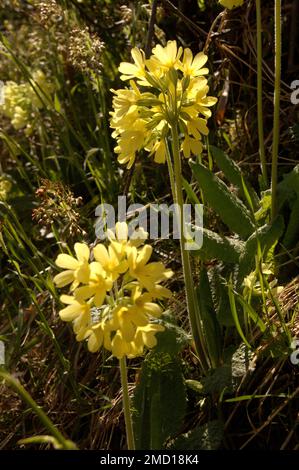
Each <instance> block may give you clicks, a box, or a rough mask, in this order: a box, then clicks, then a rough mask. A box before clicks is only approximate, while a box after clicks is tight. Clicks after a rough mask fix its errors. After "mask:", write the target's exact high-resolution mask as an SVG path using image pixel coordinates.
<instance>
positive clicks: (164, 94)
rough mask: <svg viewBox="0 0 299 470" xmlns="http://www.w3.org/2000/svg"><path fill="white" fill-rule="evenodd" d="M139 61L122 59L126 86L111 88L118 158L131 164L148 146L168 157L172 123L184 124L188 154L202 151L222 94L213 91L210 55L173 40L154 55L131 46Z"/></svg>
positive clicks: (157, 155) (150, 150) (183, 145)
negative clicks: (209, 121) (211, 117)
mask: <svg viewBox="0 0 299 470" xmlns="http://www.w3.org/2000/svg"><path fill="white" fill-rule="evenodd" d="M131 54H132V58H133V61H134V63H133V64H132V63H128V62H122V63H121V64H120V66H119V71H120V73H121V77H120V78H121V79H122V80H123V81H125V82H128V84H129V86H128V87H127V88H123V89H119V90H112V91H113V93H114V98H113V111H112V112H111V123H110V124H111V127H112V128H113V129H114V131H113V133H112V136H113V137H114V138H115V139H116V141H117V146H116V147H115V149H114V150H115V152H116V153H117V154H118V161H119V162H120V163H121V164H125V165H126V166H127V168H130V167H131V166H132V165H133V163H134V161H135V159H136V155H137V154H138V153H139V152H141V151H142V150H145V151H146V152H148V154H149V155H150V156H153V158H154V161H155V162H156V163H165V161H166V155H167V151H168V149H167V139H168V137H169V135H170V130H171V126H172V125H174V123H175V124H177V125H178V126H179V130H180V137H181V150H182V153H183V155H184V157H186V158H189V157H190V156H191V155H199V154H201V152H202V142H201V140H202V136H203V135H207V134H208V132H209V130H208V127H207V121H208V119H209V117H210V116H211V110H210V108H211V107H212V106H213V105H214V104H215V103H216V102H217V99H216V98H214V97H212V96H209V95H208V93H209V86H208V81H207V79H206V77H205V76H206V75H207V74H208V73H209V70H208V68H206V67H205V64H206V62H207V60H208V57H207V56H206V55H205V54H204V53H203V52H199V53H198V54H196V55H195V56H194V57H193V54H192V52H191V50H190V49H188V48H186V49H185V50H183V49H182V48H181V47H179V48H178V47H177V43H176V41H169V42H168V43H167V45H166V46H165V47H162V46H161V45H157V46H156V47H154V49H153V50H152V55H151V57H150V58H149V59H146V58H145V54H144V52H143V51H142V50H139V49H138V48H134V49H132V51H131Z"/></svg>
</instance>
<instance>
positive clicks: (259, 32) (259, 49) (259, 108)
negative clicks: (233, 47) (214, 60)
mask: <svg viewBox="0 0 299 470" xmlns="http://www.w3.org/2000/svg"><path fill="white" fill-rule="evenodd" d="M256 28H257V32H256V36H257V122H258V137H259V154H260V162H261V169H262V181H263V189H266V188H267V186H268V181H267V180H268V178H267V165H266V156H265V145H264V126H263V50H262V16H261V0H256Z"/></svg>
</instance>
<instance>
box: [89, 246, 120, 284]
mask: <svg viewBox="0 0 299 470" xmlns="http://www.w3.org/2000/svg"><path fill="white" fill-rule="evenodd" d="M93 254H94V257H95V260H96V261H97V262H98V263H100V264H101V265H102V267H103V268H104V270H105V271H106V275H107V277H109V278H111V280H112V281H115V280H116V279H117V278H118V276H119V275H120V274H121V273H124V272H125V271H127V269H128V262H127V261H126V260H122V259H121V256H119V255H118V254H117V252H116V250H115V249H114V248H113V245H110V246H109V247H108V249H107V248H106V247H105V246H104V245H102V244H99V245H97V246H95V247H94V249H93Z"/></svg>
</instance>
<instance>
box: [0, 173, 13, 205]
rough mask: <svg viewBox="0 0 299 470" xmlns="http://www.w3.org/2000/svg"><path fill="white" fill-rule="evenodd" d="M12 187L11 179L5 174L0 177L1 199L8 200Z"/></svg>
mask: <svg viewBox="0 0 299 470" xmlns="http://www.w3.org/2000/svg"><path fill="white" fill-rule="evenodd" d="M11 188H12V184H11V181H10V180H9V179H7V178H6V177H5V176H1V177H0V201H6V199H7V197H8V194H9V192H10V190H11Z"/></svg>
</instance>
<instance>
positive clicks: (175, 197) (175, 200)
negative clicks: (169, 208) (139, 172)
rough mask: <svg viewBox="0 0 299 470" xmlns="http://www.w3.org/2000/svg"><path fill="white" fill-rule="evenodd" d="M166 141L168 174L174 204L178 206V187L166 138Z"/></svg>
mask: <svg viewBox="0 0 299 470" xmlns="http://www.w3.org/2000/svg"><path fill="white" fill-rule="evenodd" d="M164 141H165V148H166V160H167V166H168V173H169V179H170V187H171V192H172V199H173V202H174V204H176V203H177V195H176V187H175V180H174V173H173V167H172V161H171V156H170V152H169V147H168V141H167V139H166V138H165V139H164Z"/></svg>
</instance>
